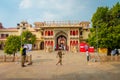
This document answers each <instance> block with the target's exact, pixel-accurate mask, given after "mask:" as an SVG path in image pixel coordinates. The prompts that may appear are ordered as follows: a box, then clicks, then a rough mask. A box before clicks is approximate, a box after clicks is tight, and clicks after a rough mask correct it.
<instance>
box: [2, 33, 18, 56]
mask: <svg viewBox="0 0 120 80" xmlns="http://www.w3.org/2000/svg"><path fill="white" fill-rule="evenodd" d="M19 49H20V37H19V36H16V35H11V36H9V37H8V38H7V41H6V42H5V47H4V52H5V53H7V54H15V53H16V52H17V51H18V50H19Z"/></svg>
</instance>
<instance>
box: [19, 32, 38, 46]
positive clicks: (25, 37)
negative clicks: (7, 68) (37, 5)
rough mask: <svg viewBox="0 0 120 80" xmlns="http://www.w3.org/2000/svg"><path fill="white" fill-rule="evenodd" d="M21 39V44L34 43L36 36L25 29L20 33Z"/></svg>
mask: <svg viewBox="0 0 120 80" xmlns="http://www.w3.org/2000/svg"><path fill="white" fill-rule="evenodd" d="M21 39H22V44H34V43H35V41H36V36H35V35H33V34H32V33H31V32H30V31H28V30H26V31H24V32H23V33H22V36H21Z"/></svg>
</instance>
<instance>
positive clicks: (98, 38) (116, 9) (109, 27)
mask: <svg viewBox="0 0 120 80" xmlns="http://www.w3.org/2000/svg"><path fill="white" fill-rule="evenodd" d="M91 21H92V28H91V33H90V35H89V39H88V42H89V44H91V45H92V46H95V47H96V46H97V44H98V47H99V48H108V54H110V52H111V50H112V49H114V48H120V43H119V41H120V4H119V2H118V3H117V4H115V5H114V6H113V7H112V8H111V9H109V8H108V7H98V9H97V11H96V12H95V13H94V14H93V17H92V20H91Z"/></svg>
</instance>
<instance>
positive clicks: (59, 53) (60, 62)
mask: <svg viewBox="0 0 120 80" xmlns="http://www.w3.org/2000/svg"><path fill="white" fill-rule="evenodd" d="M62 55H64V54H63V52H62V50H61V48H59V50H58V53H57V57H59V60H58V62H57V64H56V65H58V64H60V65H62Z"/></svg>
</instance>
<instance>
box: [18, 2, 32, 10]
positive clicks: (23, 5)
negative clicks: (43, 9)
mask: <svg viewBox="0 0 120 80" xmlns="http://www.w3.org/2000/svg"><path fill="white" fill-rule="evenodd" d="M30 7H32V2H31V0H22V1H21V3H20V5H19V8H20V9H28V8H30Z"/></svg>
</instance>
